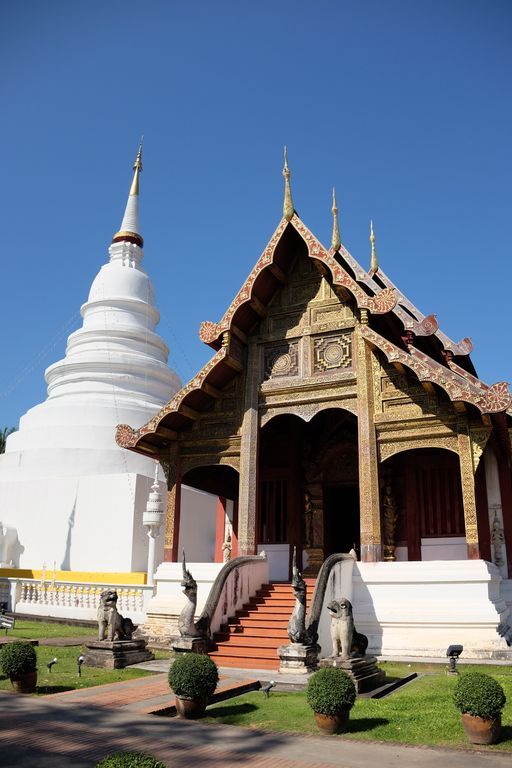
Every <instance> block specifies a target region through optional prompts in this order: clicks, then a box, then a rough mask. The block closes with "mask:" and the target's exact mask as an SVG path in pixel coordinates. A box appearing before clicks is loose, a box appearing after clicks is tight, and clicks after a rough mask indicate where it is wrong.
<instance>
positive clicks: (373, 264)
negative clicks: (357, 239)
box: [368, 219, 379, 277]
mask: <svg viewBox="0 0 512 768" xmlns="http://www.w3.org/2000/svg"><path fill="white" fill-rule="evenodd" d="M370 243H371V244H372V260H371V262H370V270H369V273H368V274H369V275H370V277H373V275H375V274H376V273H377V272H378V271H379V262H378V261H377V252H376V250H375V235H374V233H373V221H372V220H371V219H370Z"/></svg>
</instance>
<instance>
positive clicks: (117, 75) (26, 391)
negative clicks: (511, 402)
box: [0, 0, 512, 426]
mask: <svg viewBox="0 0 512 768" xmlns="http://www.w3.org/2000/svg"><path fill="white" fill-rule="evenodd" d="M511 38H512V4H511V3H510V2H508V0H415V1H414V2H411V0H408V1H406V0H387V1H386V2H382V0H380V1H379V0H357V2H356V0H354V1H353V2H346V1H344V0H337V1H335V0H316V1H315V2H311V1H310V2H306V1H305V0H295V1H294V2H288V1H287V0H282V1H281V2H275V1H274V2H267V1H266V0H261V1H260V2H258V3H254V2H245V1H244V0H239V1H238V2H235V1H234V0H233V1H232V2H223V1H222V0H217V1H216V2H215V3H213V2H210V1H208V0H196V2H194V3H191V2H185V1H184V0H176V1H172V0H166V1H165V2H164V1H162V2H161V1H159V0H147V1H146V2H145V3H144V4H142V3H135V2H132V1H131V0H124V1H123V2H118V1H117V0H109V2H98V0H89V2H69V0H65V1H62V2H61V1H60V0H55V1H51V0H39V1H38V2H35V1H34V0H25V1H24V2H16V1H15V0H11V1H9V0H3V2H2V3H1V5H0V66H1V71H2V78H1V81H0V98H1V103H2V117H1V120H0V146H1V153H2V177H3V183H2V184H1V185H0V210H1V211H2V216H1V219H2V225H1V226H2V255H3V269H2V301H1V302H0V328H1V339H2V347H1V349H2V363H1V366H0V426H2V425H17V424H18V420H19V417H20V416H21V415H22V414H23V413H24V412H25V411H26V410H27V409H28V408H29V407H31V406H32V405H35V404H36V403H38V402H40V401H42V400H43V399H44V397H45V393H46V389H45V384H44V379H43V372H44V369H45V368H46V367H47V366H48V365H50V364H51V363H53V362H55V361H56V360H57V359H60V358H61V357H63V355H64V350H65V341H66V338H67V335H68V334H69V332H70V331H71V330H72V329H74V328H76V327H78V325H79V322H80V317H79V315H78V310H79V307H80V305H81V304H82V303H83V302H84V301H85V300H86V298H87V294H88V290H89V287H90V284H91V282H92V280H93V278H94V276H95V275H96V273H97V272H98V270H99V268H100V266H101V265H102V264H103V263H105V261H106V260H107V247H108V244H109V242H110V239H111V237H112V234H113V233H114V232H115V231H116V230H117V228H118V226H119V224H120V221H121V216H122V212H123V209H124V205H125V202H126V195H127V193H128V189H129V184H130V179H131V165H132V163H133V160H134V156H135V153H136V149H137V143H138V140H139V136H140V135H141V134H144V137H145V139H144V142H145V149H144V173H143V177H142V181H141V188H142V189H141V209H142V231H143V235H144V238H145V259H144V266H145V269H146V271H147V272H148V273H149V275H150V276H151V278H152V280H153V283H154V285H155V288H156V293H157V303H158V307H159V309H160V312H161V315H162V321H161V324H160V326H159V330H160V333H161V335H162V336H163V337H164V338H165V340H166V341H167V343H168V344H169V346H170V348H171V356H170V363H171V365H172V366H173V367H174V368H175V369H176V370H177V372H178V373H179V374H180V375H181V377H182V378H183V379H184V380H187V379H188V378H190V377H191V376H192V375H193V374H194V373H195V372H196V370H197V369H198V368H199V367H200V366H201V365H202V364H203V363H204V362H205V361H206V360H207V359H208V358H209V356H210V354H211V352H210V350H209V349H208V348H207V347H205V346H204V345H203V344H202V343H201V342H200V341H199V339H198V336H197V331H198V328H199V323H200V322H201V321H202V320H218V319H220V317H221V316H222V314H223V312H224V310H225V308H226V307H227V305H228V304H229V302H230V300H231V299H232V297H233V296H234V295H235V293H236V292H237V290H238V289H239V287H240V285H241V283H242V281H243V280H244V279H245V277H246V276H247V274H248V273H249V272H250V270H251V268H252V266H253V264H254V262H255V261H256V260H257V258H258V256H259V255H260V253H261V251H262V250H263V248H264V247H265V245H266V242H267V241H268V239H269V238H270V236H271V234H272V232H273V230H274V228H275V226H276V225H277V223H278V221H279V219H280V216H281V206H282V185H283V179H282V176H281V169H282V147H283V144H284V143H286V144H287V145H288V151H289V162H290V166H291V169H292V173H293V175H292V189H293V196H294V202H295V206H296V208H297V210H298V212H299V214H300V215H301V217H302V219H303V220H304V221H305V223H306V224H307V225H308V226H309V227H310V228H311V229H312V230H313V231H314V233H315V234H316V235H317V237H319V239H320V240H322V241H323V242H324V243H326V244H328V243H329V240H330V232H331V213H330V194H331V187H332V185H333V184H335V185H336V188H337V194H338V205H339V208H340V221H341V236H342V241H343V243H344V244H345V246H346V247H348V249H349V250H350V251H351V253H352V254H353V255H354V256H355V258H357V259H358V260H359V261H360V262H361V263H362V264H363V265H365V266H367V265H368V264H369V250H370V249H369V241H368V222H369V219H370V217H372V218H373V220H374V225H375V230H376V235H377V249H378V255H379V259H380V262H381V264H382V266H383V268H384V269H385V271H386V272H387V274H388V275H389V276H390V277H391V278H392V279H393V280H394V282H395V283H397V285H398V286H399V287H400V288H401V289H402V290H403V291H404V292H405V293H406V294H407V295H408V296H409V298H410V299H411V300H412V301H413V302H414V303H415V304H416V305H417V306H418V307H420V308H421V309H422V310H423V311H424V312H425V314H429V313H431V312H434V313H436V314H437V316H438V319H439V322H440V326H441V328H442V329H443V330H444V331H445V332H446V333H447V334H448V335H449V336H451V337H452V338H454V339H455V340H456V341H458V340H459V339H460V338H463V337H464V336H471V337H472V339H473V342H474V345H475V351H474V353H473V356H472V357H473V361H474V363H475V365H476V367H477V370H478V372H479V374H480V376H481V377H482V378H483V379H484V380H486V381H488V382H489V383H492V382H494V381H496V380H507V381H511V380H512V359H511V355H510V320H509V310H510V303H511V295H510V277H509V273H510V262H511V258H512V247H511V238H510V229H511V216H510V213H511V198H512V195H511V192H512V189H511V187H512V181H511V180H512V153H511V141H510V136H511V135H512V99H511V82H512V78H511V76H512V46H511V45H510V40H511Z"/></svg>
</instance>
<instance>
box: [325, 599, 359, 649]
mask: <svg viewBox="0 0 512 768" xmlns="http://www.w3.org/2000/svg"><path fill="white" fill-rule="evenodd" d="M327 610H328V611H329V613H330V614H331V639H332V656H333V658H334V657H336V656H339V657H340V658H342V659H350V658H351V657H352V656H364V655H365V653H366V649H367V647H368V638H367V637H366V635H362V634H360V633H359V632H357V631H356V628H355V626H354V618H353V616H352V603H351V602H350V600H347V598H346V597H342V598H341V600H332V601H331V602H330V603H329V605H328V606H327Z"/></svg>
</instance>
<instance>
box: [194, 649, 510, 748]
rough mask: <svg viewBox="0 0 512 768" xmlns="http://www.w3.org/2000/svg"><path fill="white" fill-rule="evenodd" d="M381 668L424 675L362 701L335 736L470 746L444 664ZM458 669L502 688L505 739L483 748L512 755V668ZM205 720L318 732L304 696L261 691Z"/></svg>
mask: <svg viewBox="0 0 512 768" xmlns="http://www.w3.org/2000/svg"><path fill="white" fill-rule="evenodd" d="M379 666H380V667H382V668H383V669H385V671H386V674H387V675H388V677H391V678H393V677H405V676H406V675H407V674H410V673H411V672H417V673H418V675H421V677H420V678H418V679H417V680H414V681H413V682H412V683H409V684H408V685H406V686H404V687H403V688H401V689H399V690H398V691H397V692H396V693H393V694H392V695H391V696H388V697H386V698H383V699H363V698H359V699H357V701H356V704H355V706H354V708H353V709H352V711H351V713H350V722H349V727H348V731H347V732H346V733H345V734H342V735H340V736H336V737H334V738H343V739H358V740H363V739H368V740H373V741H390V742H400V743H402V744H424V745H438V746H451V747H465V748H471V745H470V744H469V742H468V741H467V740H466V737H465V735H464V732H463V730H462V725H461V722H460V714H459V712H458V710H456V709H455V705H454V704H453V701H452V691H453V687H454V685H455V682H456V678H455V677H449V676H448V675H447V674H446V671H445V670H446V666H445V665H426V664H412V665H407V664H393V663H390V662H387V663H382V664H380V665H379ZM459 669H460V672H461V673H462V674H463V673H464V672H465V671H466V672H467V671H475V672H476V671H478V672H484V673H486V674H489V675H492V677H494V678H495V679H496V680H498V682H499V683H501V685H502V686H503V688H504V690H505V693H506V696H507V704H506V705H505V709H504V711H503V718H502V722H503V728H502V735H501V741H500V743H499V744H495V745H493V746H490V747H478V749H488V750H505V751H507V750H508V751H511V752H512V669H511V668H510V667H495V666H487V665H485V666H484V665H482V666H480V665H478V666H477V665H463V664H460V665H459ZM206 719H207V721H209V722H212V723H213V722H216V723H226V724H230V725H240V726H244V727H246V728H260V729H264V730H269V731H285V732H288V733H290V732H292V733H293V732H295V733H310V734H316V735H318V734H319V731H318V729H317V727H316V725H315V722H314V719H313V714H312V711H311V709H310V707H309V706H308V704H307V702H306V696H305V693H303V692H300V693H281V692H279V691H275V692H272V693H271V694H270V697H269V698H268V699H267V698H266V697H265V695H264V694H263V693H262V692H261V691H257V692H253V693H249V694H246V695H244V696H239V697H238V698H236V699H233V701H231V702H222V703H220V704H217V705H214V706H211V707H209V708H208V710H207V718H206Z"/></svg>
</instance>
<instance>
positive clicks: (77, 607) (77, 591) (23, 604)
mask: <svg viewBox="0 0 512 768" xmlns="http://www.w3.org/2000/svg"><path fill="white" fill-rule="evenodd" d="M104 589H115V590H116V592H117V594H118V602H117V608H118V611H119V613H121V614H122V615H123V616H127V617H130V618H131V619H132V620H133V621H134V622H135V623H141V622H144V621H145V620H146V606H147V604H148V602H149V600H150V599H151V597H152V596H153V587H152V586H149V585H145V584H108V583H104V584H90V583H84V582H78V581H57V580H51V581H39V580H37V579H16V578H6V579H0V601H2V600H3V601H5V602H8V603H9V610H11V611H13V612H16V613H27V614H32V615H34V616H55V617H58V618H69V619H89V620H93V621H94V620H95V619H96V613H97V609H98V605H99V603H100V595H101V593H102V592H103V590H104ZM2 595H5V598H4V597H2Z"/></svg>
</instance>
